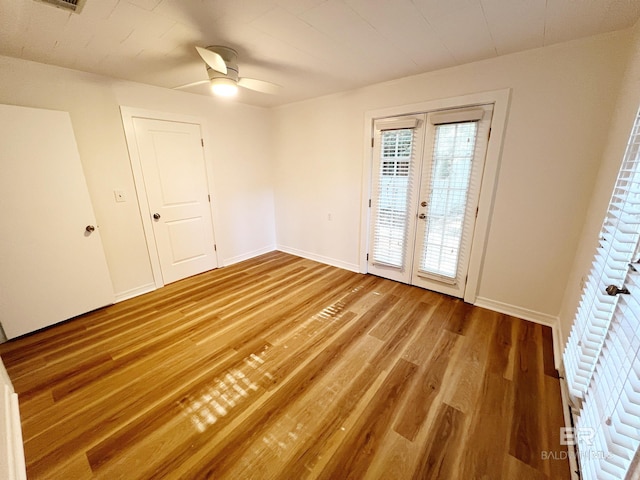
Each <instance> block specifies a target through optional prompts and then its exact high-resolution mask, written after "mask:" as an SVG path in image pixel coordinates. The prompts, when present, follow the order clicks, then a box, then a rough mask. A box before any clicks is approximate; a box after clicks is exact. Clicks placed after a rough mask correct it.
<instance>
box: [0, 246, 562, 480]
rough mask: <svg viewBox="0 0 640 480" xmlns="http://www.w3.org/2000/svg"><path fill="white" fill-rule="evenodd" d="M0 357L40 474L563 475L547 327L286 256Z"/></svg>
mask: <svg viewBox="0 0 640 480" xmlns="http://www.w3.org/2000/svg"><path fill="white" fill-rule="evenodd" d="M0 355H1V356H2V359H3V361H4V362H5V365H6V367H7V370H8V372H9V374H10V377H11V379H12V381H13V383H14V386H15V388H16V391H17V392H18V394H19V398H20V408H21V414H22V428H23V436H24V442H25V455H26V461H27V472H28V476H29V478H31V479H38V478H55V479H84V478H105V479H116V478H125V479H149V478H194V479H201V478H216V479H234V480H236V479H267V478H269V479H288V480H289V479H301V478H320V479H342V478H354V479H360V478H367V479H378V478H380V479H405V478H406V479H411V478H415V479H501V478H502V479H516V478H518V479H545V478H549V479H563V478H569V466H568V462H567V460H566V447H562V446H560V445H559V428H560V427H561V426H562V420H563V419H562V407H561V400H560V387H559V383H558V379H557V378H556V375H555V373H556V372H555V370H553V358H552V355H553V349H552V340H551V333H550V330H549V329H548V328H547V327H542V326H540V325H535V324H533V323H530V322H526V321H523V320H519V319H516V318H513V317H509V316H506V315H502V314H498V313H494V312H491V311H489V310H484V309H481V308H476V307H473V306H470V305H468V304H465V303H463V302H462V301H460V300H457V299H453V298H450V297H446V296H442V295H439V294H436V293H433V292H429V291H426V290H421V289H419V288H415V287H410V286H407V285H402V284H398V283H395V282H392V281H388V280H384V279H381V278H378V277H374V276H369V275H359V274H355V273H351V272H347V271H344V270H340V269H337V268H333V267H330V266H326V265H321V264H318V263H315V262H312V261H309V260H305V259H301V258H298V257H293V256H290V255H286V254H283V253H280V252H272V253H269V254H267V255H263V256H261V257H258V258H255V259H252V260H249V261H246V262H243V263H241V264H237V265H234V266H231V267H226V268H223V269H219V270H214V271H211V272H208V273H205V274H202V275H199V276H196V277H193V278H190V279H187V280H183V281H180V282H177V283H174V284H171V285H169V286H167V287H165V288H162V289H160V290H157V291H155V292H152V293H150V294H147V295H144V296H141V297H138V298H135V299H132V300H128V301H126V302H122V303H119V304H116V305H113V306H111V307H108V308H105V309H102V310H99V311H96V312H92V313H89V314H87V315H84V316H82V317H79V318H77V319H74V320H72V321H69V322H66V323H64V324H61V325H58V326H55V327H52V328H49V329H47V330H45V331H41V332H39V333H36V334H33V335H30V336H28V337H24V338H21V339H18V340H15V341H11V342H8V343H6V344H3V345H0ZM549 452H551V455H550V454H549ZM562 452H564V453H562ZM561 456H562V457H564V458H565V459H564V460H560V459H558V457H561ZM545 457H546V458H547V459H545Z"/></svg>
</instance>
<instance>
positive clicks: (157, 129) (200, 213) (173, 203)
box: [133, 118, 217, 284]
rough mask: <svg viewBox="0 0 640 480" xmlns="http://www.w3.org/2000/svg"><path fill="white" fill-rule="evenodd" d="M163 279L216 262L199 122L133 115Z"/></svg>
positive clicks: (183, 275)
mask: <svg viewBox="0 0 640 480" xmlns="http://www.w3.org/2000/svg"><path fill="white" fill-rule="evenodd" d="M133 123H134V128H135V136H136V141H137V145H138V153H139V157H140V164H141V167H142V174H143V177H144V186H145V190H146V194H147V201H148V207H149V212H150V215H151V217H152V219H151V222H152V225H153V234H154V237H155V245H156V248H157V252H158V257H159V261H160V269H161V271H162V279H163V282H164V283H165V284H166V283H171V282H175V281H176V280H180V279H182V278H186V277H189V276H192V275H196V274H198V273H201V272H204V271H207V270H211V269H212V268H215V267H216V266H217V263H216V256H215V244H214V237H213V223H212V221H211V210H210V207H209V198H210V197H209V188H208V184H207V172H206V166H205V159H204V154H203V146H202V140H201V139H202V135H201V132H200V125H197V124H193V123H184V122H174V121H167V120H155V119H149V118H134V119H133Z"/></svg>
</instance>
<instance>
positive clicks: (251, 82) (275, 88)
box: [238, 78, 282, 95]
mask: <svg viewBox="0 0 640 480" xmlns="http://www.w3.org/2000/svg"><path fill="white" fill-rule="evenodd" d="M238 86H240V87H244V88H248V89H250V90H255V91H257V92H262V93H268V94H270V95H275V94H277V93H278V92H279V91H280V89H281V88H282V87H281V86H280V85H276V84H275V83H271V82H265V81H264V80H256V79H255V78H241V79H239V80H238Z"/></svg>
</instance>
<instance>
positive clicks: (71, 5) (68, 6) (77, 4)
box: [35, 0, 86, 13]
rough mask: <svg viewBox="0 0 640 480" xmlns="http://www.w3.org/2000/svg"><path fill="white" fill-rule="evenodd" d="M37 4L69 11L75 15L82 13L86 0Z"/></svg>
mask: <svg viewBox="0 0 640 480" xmlns="http://www.w3.org/2000/svg"><path fill="white" fill-rule="evenodd" d="M35 1H36V2H40V3H46V4H48V5H53V6H54V7H58V8H61V9H63V10H68V11H70V12H74V13H80V11H81V10H82V7H83V6H84V3H85V2H86V0H35Z"/></svg>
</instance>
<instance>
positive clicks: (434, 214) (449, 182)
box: [420, 111, 482, 282]
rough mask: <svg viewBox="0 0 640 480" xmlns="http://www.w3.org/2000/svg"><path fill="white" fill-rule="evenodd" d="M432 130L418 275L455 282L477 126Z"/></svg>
mask: <svg viewBox="0 0 640 480" xmlns="http://www.w3.org/2000/svg"><path fill="white" fill-rule="evenodd" d="M481 112H482V111H481ZM435 129H436V130H435V140H434V145H433V152H432V166H431V173H430V177H429V180H430V188H429V201H428V209H427V214H426V217H427V218H426V223H425V234H424V242H423V248H422V250H421V260H420V272H423V273H429V274H432V275H436V276H440V277H443V280H444V279H448V280H450V281H451V282H454V281H455V279H456V276H457V273H458V257H459V252H460V244H461V242H462V230H463V226H464V220H465V210H466V205H467V193H468V191H469V181H470V178H471V167H472V162H473V158H474V153H475V145H476V134H477V131H478V122H477V121H472V122H465V123H448V124H442V125H437V126H436V127H435Z"/></svg>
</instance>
